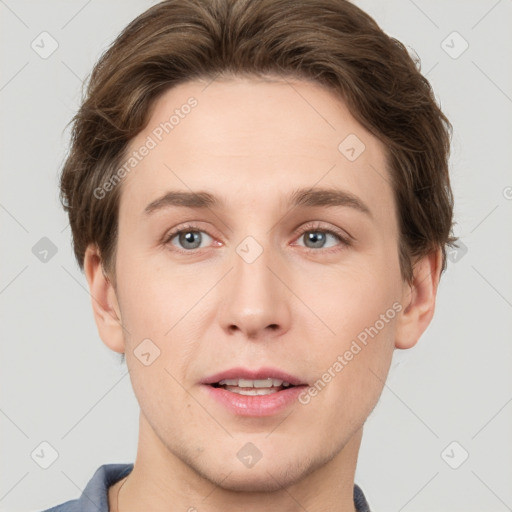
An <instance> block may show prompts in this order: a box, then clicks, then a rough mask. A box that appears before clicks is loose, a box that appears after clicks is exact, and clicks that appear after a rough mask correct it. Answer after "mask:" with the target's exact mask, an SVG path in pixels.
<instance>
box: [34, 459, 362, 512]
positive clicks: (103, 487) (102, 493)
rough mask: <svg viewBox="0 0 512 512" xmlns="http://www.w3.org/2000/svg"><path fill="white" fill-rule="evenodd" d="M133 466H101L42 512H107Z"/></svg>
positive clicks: (357, 492)
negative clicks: (79, 488)
mask: <svg viewBox="0 0 512 512" xmlns="http://www.w3.org/2000/svg"><path fill="white" fill-rule="evenodd" d="M132 469H133V464H103V465H102V466H100V467H99V468H98V469H97V470H96V472H95V473H94V475H93V477H92V478H91V479H90V480H89V482H88V483H87V485H86V487H85V489H84V491H83V492H82V495H81V496H80V498H78V499H76V500H70V501H66V502H65V503H61V504H60V505H56V506H55V507H52V508H49V509H46V510H44V511H43V512H108V488H109V487H110V486H111V485H114V484H115V483H116V482H118V481H119V480H121V478H124V477H125V476H126V475H128V474H129V473H130V472H131V470H132ZM354 506H355V507H356V510H357V512H371V511H370V508H369V506H368V503H367V501H366V498H365V496H364V494H363V491H362V490H361V489H360V488H359V487H358V486H357V484H355V485H354Z"/></svg>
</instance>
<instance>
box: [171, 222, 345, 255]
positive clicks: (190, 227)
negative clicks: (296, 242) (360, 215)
mask: <svg viewBox="0 0 512 512" xmlns="http://www.w3.org/2000/svg"><path fill="white" fill-rule="evenodd" d="M190 231H192V232H201V233H206V234H207V235H208V236H209V237H210V238H214V237H213V236H212V235H210V234H209V233H208V232H207V231H205V230H204V229H201V228H200V227H199V226H197V225H195V224H185V225H184V226H181V227H180V228H179V229H175V230H173V231H172V232H171V233H169V234H168V235H167V236H166V237H165V239H164V244H165V245H168V244H170V242H171V240H172V239H173V238H174V237H175V236H176V235H179V234H181V233H187V232H190ZM307 232H322V233H326V234H329V235H332V236H334V237H335V238H337V239H338V240H339V241H340V242H342V244H344V245H345V246H346V247H350V246H351V245H352V242H351V237H350V236H348V235H345V234H344V233H343V232H342V231H337V230H334V229H328V228H322V226H321V225H320V224H318V222H317V223H315V222H311V223H308V224H305V225H304V226H301V227H300V228H298V229H296V230H295V231H294V235H296V236H297V237H298V238H299V237H300V236H302V235H304V234H305V233H307ZM304 249H305V250H306V251H307V252H323V253H331V252H338V251H340V250H342V248H341V249H340V248H339V247H330V248H327V249H322V248H320V249H312V248H310V247H304ZM172 250H173V251H177V252H179V253H182V254H191V253H194V252H196V251H200V250H201V249H190V250H184V249H179V248H178V247H176V246H173V249H172Z"/></svg>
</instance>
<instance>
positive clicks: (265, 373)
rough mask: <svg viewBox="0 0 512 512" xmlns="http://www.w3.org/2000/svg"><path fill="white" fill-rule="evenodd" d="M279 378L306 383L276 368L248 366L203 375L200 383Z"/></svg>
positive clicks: (293, 382)
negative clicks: (251, 367)
mask: <svg viewBox="0 0 512 512" xmlns="http://www.w3.org/2000/svg"><path fill="white" fill-rule="evenodd" d="M268 378H271V379H279V380H282V381H284V382H289V383H290V384H292V385H294V386H301V385H307V383H306V382H304V381H303V380H302V379H300V378H299V377H295V376H294V375H290V374H289V373H287V372H284V371H282V370H279V369H278V368H271V367H264V368H259V369H257V370H251V369H249V368H242V367H237V368H230V369H229V370H224V371H222V372H219V373H215V374H214V375H210V376H209V377H205V378H204V379H203V380H202V381H201V384H216V383H218V382H220V381H221V380H224V379H247V380H259V379H268Z"/></svg>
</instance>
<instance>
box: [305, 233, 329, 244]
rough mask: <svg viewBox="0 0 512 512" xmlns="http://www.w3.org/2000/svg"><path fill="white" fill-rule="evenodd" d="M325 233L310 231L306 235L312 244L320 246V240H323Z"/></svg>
mask: <svg viewBox="0 0 512 512" xmlns="http://www.w3.org/2000/svg"><path fill="white" fill-rule="evenodd" d="M324 238H325V233H319V232H318V231H312V232H310V233H309V235H308V240H309V241H310V242H312V243H313V244H316V245H315V247H316V246H319V247H321V246H322V242H323V241H324Z"/></svg>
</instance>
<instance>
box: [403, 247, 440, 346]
mask: <svg viewBox="0 0 512 512" xmlns="http://www.w3.org/2000/svg"><path fill="white" fill-rule="evenodd" d="M442 258H443V255H442V250H441V249H440V248H439V249H438V250H436V251H433V252H431V253H430V254H428V255H427V256H424V257H423V258H421V259H419V260H418V261H417V262H416V263H415V265H414V267H413V274H414V277H413V282H412V284H407V283H406V284H404V288H403V290H404V292H403V294H402V305H403V306H404V309H403V311H402V313H401V315H400V316H399V317H398V320H397V327H396V336H395V347H396V348H400V349H407V348H411V347H413V346H414V345H416V343H417V342H418V340H419V338H420V336H421V335H422V334H423V332H424V331H425V329H426V328H427V327H428V325H429V324H430V321H431V320H432V317H433V316H434V310H435V304H436V295H437V287H438V285H439V279H440V277H441V267H442Z"/></svg>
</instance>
